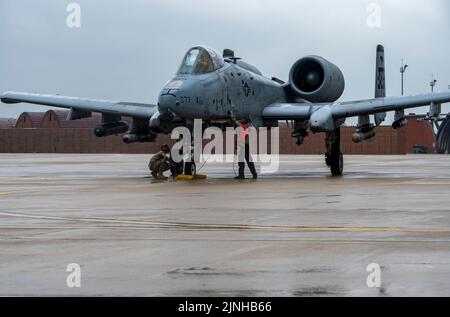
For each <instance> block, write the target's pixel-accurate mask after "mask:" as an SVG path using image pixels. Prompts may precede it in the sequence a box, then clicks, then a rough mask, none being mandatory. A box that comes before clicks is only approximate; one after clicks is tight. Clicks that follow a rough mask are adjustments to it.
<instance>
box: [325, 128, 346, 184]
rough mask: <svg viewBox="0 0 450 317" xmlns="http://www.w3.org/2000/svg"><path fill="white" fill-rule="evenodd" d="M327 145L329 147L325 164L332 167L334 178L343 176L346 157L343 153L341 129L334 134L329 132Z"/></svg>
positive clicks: (326, 139)
mask: <svg viewBox="0 0 450 317" xmlns="http://www.w3.org/2000/svg"><path fill="white" fill-rule="evenodd" d="M325 143H326V147H327V153H326V154H325V162H326V163H327V166H329V167H330V171H331V174H332V175H333V176H341V175H342V173H343V172H344V155H343V154H342V152H341V129H340V128H337V129H336V130H334V131H332V132H327V134H326V138H325Z"/></svg>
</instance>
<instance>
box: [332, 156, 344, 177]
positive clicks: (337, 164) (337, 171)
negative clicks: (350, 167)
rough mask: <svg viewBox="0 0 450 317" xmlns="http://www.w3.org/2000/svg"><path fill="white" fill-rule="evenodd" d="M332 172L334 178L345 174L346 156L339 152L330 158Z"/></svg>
mask: <svg viewBox="0 0 450 317" xmlns="http://www.w3.org/2000/svg"><path fill="white" fill-rule="evenodd" d="M328 161H329V163H330V170H331V174H332V175H333V176H341V175H342V173H343V172H344V155H343V154H342V153H341V152H339V153H336V154H333V155H331V156H330V157H329V158H328Z"/></svg>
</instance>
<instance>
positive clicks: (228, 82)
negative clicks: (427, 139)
mask: <svg viewBox="0 0 450 317" xmlns="http://www.w3.org/2000/svg"><path fill="white" fill-rule="evenodd" d="M384 64H385V60H384V48H383V46H381V45H379V46H378V47H377V55H376V76H375V77H376V80H375V98H374V99H367V100H358V101H343V102H337V100H338V99H339V98H340V97H341V95H342V93H343V92H344V88H345V81H344V76H343V74H342V72H341V70H340V69H339V68H338V67H337V66H336V65H335V64H333V63H331V62H330V61H328V60H326V59H325V58H323V57H319V56H307V57H303V58H301V59H299V60H298V61H297V62H295V63H294V65H293V66H292V68H291V69H290V72H289V80H288V82H286V83H285V82H283V81H281V80H279V79H276V78H272V79H271V78H267V77H264V76H263V75H262V73H261V72H260V71H259V70H258V69H257V68H256V67H254V66H252V65H250V64H248V63H246V62H244V61H243V60H242V59H240V58H237V57H235V56H234V52H233V51H232V50H228V49H227V50H224V53H223V54H220V53H218V52H217V51H215V50H213V49H211V48H208V47H205V46H196V47H193V48H191V49H190V50H189V51H188V52H187V53H186V55H185V57H184V59H183V61H182V63H181V66H180V68H179V70H178V72H177V74H176V75H175V76H174V77H173V78H172V80H170V81H169V82H168V83H167V84H166V85H165V87H164V88H163V89H162V90H161V92H160V94H159V97H158V103H157V105H153V104H138V103H130V102H114V101H104V100H95V99H81V98H73V97H63V96H59V95H41V94H29V93H19V92H5V93H3V94H2V95H1V96H0V98H1V100H2V102H4V103H7V104H13V103H19V102H26V103H32V104H38V105H45V106H52V107H61V108H68V109H70V113H69V116H68V120H77V119H81V118H87V117H90V116H91V115H92V112H100V113H102V122H101V124H100V125H99V126H97V127H96V128H95V130H94V133H95V135H96V136H98V137H105V136H109V135H115V134H122V133H124V135H123V141H124V142H125V143H134V142H153V141H154V140H155V139H156V137H157V136H158V134H161V133H163V134H168V133H170V132H171V131H172V129H173V128H174V127H177V126H186V127H188V128H192V126H193V120H194V119H202V120H203V126H204V127H208V126H218V127H221V128H226V126H227V124H228V123H227V122H229V119H230V116H231V115H233V116H234V117H236V118H238V119H239V118H244V117H246V118H249V119H250V120H251V121H252V122H253V125H254V126H255V127H257V128H258V127H264V126H266V127H274V126H277V124H278V121H281V120H283V121H285V120H286V121H291V122H293V132H292V137H293V138H294V140H295V141H296V142H297V144H298V145H301V144H302V143H303V141H304V139H305V137H307V135H308V133H309V132H312V133H325V143H326V154H325V161H326V163H327V165H328V166H329V167H330V170H331V173H332V174H333V175H342V172H343V165H344V164H343V155H342V152H341V149H340V126H341V125H342V124H343V123H344V122H345V119H346V118H349V117H359V118H358V126H357V127H356V131H355V134H354V135H353V141H354V142H361V141H363V140H367V139H371V138H373V137H374V136H375V132H374V129H375V127H376V126H379V125H380V124H381V123H382V122H383V121H384V119H385V117H386V112H387V111H396V115H395V122H394V123H393V125H392V126H393V128H394V129H398V128H401V127H403V126H405V125H406V119H405V118H404V117H403V110H404V109H406V108H414V107H420V106H426V105H431V107H432V108H433V109H436V108H439V107H440V105H441V104H442V103H447V102H450V92H447V93H435V94H424V95H418V96H409V97H389V98H386V96H385V65H384ZM369 115H374V116H373V117H374V123H371V120H370V118H371V116H369ZM123 116H125V117H131V118H133V120H132V124H131V126H130V127H129V126H128V125H127V123H125V122H122V121H121V118H122V117H123ZM191 166H192V164H191Z"/></svg>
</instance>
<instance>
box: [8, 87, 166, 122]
mask: <svg viewBox="0 0 450 317" xmlns="http://www.w3.org/2000/svg"><path fill="white" fill-rule="evenodd" d="M0 99H1V101H2V102H3V103H7V104H14V103H20V102H26V103H31V104H37V105H43V106H50V107H58V108H68V109H72V110H75V111H81V112H100V113H104V114H111V115H120V116H126V117H133V118H138V119H149V118H151V116H152V115H153V114H154V113H155V112H156V111H157V107H156V106H155V105H151V104H141V103H132V102H118V101H106V100H96V99H83V98H74V97H64V96H59V95H40V94H29V93H22V92H5V93H3V94H1V95H0Z"/></svg>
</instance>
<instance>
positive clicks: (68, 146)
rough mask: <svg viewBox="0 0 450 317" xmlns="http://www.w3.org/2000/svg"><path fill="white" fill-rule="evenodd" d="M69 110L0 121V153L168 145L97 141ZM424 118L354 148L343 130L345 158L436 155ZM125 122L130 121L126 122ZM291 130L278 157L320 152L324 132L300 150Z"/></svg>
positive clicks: (140, 149)
mask: <svg viewBox="0 0 450 317" xmlns="http://www.w3.org/2000/svg"><path fill="white" fill-rule="evenodd" d="M67 115H68V111H55V110H49V111H47V112H24V113H22V114H21V115H20V116H19V118H18V119H17V121H16V122H15V121H14V120H13V119H0V153H155V152H156V151H158V150H159V147H160V145H161V144H162V143H168V144H173V143H174V141H172V140H170V136H159V137H158V139H157V141H156V142H155V143H142V144H140V143H139V144H131V145H127V144H124V143H123V142H122V138H121V136H120V135H119V136H110V137H106V138H97V137H95V136H94V134H93V132H92V130H93V129H94V127H95V126H96V125H97V124H98V123H100V121H101V115H100V114H93V116H92V117H91V118H87V119H81V120H74V121H69V120H66V118H67ZM421 119H423V116H415V115H411V116H408V122H409V124H408V126H407V127H406V128H404V129H400V130H394V129H392V128H391V127H390V126H381V127H379V128H377V129H376V132H377V135H376V137H375V138H374V139H373V140H369V141H366V142H362V143H359V144H355V143H353V142H352V134H353V133H354V132H355V127H344V128H342V149H343V152H344V153H345V154H407V153H414V152H415V151H416V150H417V148H420V149H422V151H423V150H424V149H425V150H426V152H428V153H435V152H436V150H435V140H434V135H433V131H432V129H431V127H430V125H429V123H428V122H427V121H423V120H421ZM124 121H128V122H129V121H130V120H129V119H128V118H125V119H124ZM291 132H292V131H291V128H290V127H288V126H286V125H283V126H281V127H280V153H281V154H324V153H325V142H324V134H316V135H310V136H309V137H308V138H307V139H306V141H305V143H304V144H303V145H302V146H297V145H296V144H295V139H293V138H292V137H291Z"/></svg>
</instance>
